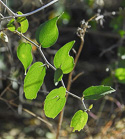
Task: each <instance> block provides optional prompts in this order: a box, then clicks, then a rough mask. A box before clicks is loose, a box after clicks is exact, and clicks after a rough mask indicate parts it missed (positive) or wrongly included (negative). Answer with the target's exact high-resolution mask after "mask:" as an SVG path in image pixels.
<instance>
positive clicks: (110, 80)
mask: <svg viewBox="0 0 125 139" xmlns="http://www.w3.org/2000/svg"><path fill="white" fill-rule="evenodd" d="M101 84H102V85H105V86H112V85H113V78H112V77H111V76H108V77H106V78H105V79H103V81H102V82H101Z"/></svg>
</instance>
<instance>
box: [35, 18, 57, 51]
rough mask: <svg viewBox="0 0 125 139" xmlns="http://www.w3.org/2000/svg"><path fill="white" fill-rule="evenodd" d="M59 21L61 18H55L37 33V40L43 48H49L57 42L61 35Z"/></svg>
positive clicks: (40, 27) (41, 26)
mask: <svg viewBox="0 0 125 139" xmlns="http://www.w3.org/2000/svg"><path fill="white" fill-rule="evenodd" d="M58 19H59V17H55V18H53V19H51V20H48V21H46V22H45V23H43V24H41V25H40V26H39V27H38V29H37V31H36V40H37V42H38V43H39V44H41V46H42V47H43V48H48V47H50V46H52V45H53V44H55V42H56V41H57V39H58V34H59V33H58V28H57V25H56V24H57V20H58Z"/></svg>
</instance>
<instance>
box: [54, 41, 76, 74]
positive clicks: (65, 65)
mask: <svg viewBox="0 0 125 139" xmlns="http://www.w3.org/2000/svg"><path fill="white" fill-rule="evenodd" d="M74 43H75V41H71V42H69V43H67V44H65V45H64V46H63V47H62V48H60V49H59V50H58V51H57V53H56V55H55V57H54V65H55V67H56V68H60V69H61V70H62V71H63V73H64V74H67V73H69V72H71V71H72V70H73V68H74V59H73V57H72V56H70V55H69V51H70V50H71V48H72V47H73V44H74Z"/></svg>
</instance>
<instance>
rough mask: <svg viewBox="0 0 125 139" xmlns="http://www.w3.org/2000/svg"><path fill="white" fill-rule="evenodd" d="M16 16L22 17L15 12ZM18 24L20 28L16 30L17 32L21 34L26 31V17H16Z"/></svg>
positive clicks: (27, 23) (27, 25) (20, 13)
mask: <svg viewBox="0 0 125 139" xmlns="http://www.w3.org/2000/svg"><path fill="white" fill-rule="evenodd" d="M17 14H19V15H22V14H23V13H22V12H20V11H19V12H17ZM16 21H17V22H18V23H20V25H21V26H20V27H18V28H17V30H18V31H19V32H21V33H25V32H26V31H27V30H28V27H29V22H28V20H27V19H26V17H18V18H17V20H16Z"/></svg>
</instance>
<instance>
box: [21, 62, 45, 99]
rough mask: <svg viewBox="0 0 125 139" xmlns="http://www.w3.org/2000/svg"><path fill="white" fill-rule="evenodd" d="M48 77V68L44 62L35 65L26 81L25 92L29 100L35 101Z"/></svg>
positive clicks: (28, 73)
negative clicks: (45, 78)
mask: <svg viewBox="0 0 125 139" xmlns="http://www.w3.org/2000/svg"><path fill="white" fill-rule="evenodd" d="M45 75H46V67H45V66H44V65H43V63H42V62H36V63H34V64H33V65H32V66H31V67H30V69H29V71H28V72H27V75H26V77H25V79H24V92H25V97H26V98H27V99H35V98H36V97H37V93H38V91H39V89H40V87H41V86H42V84H43V81H44V77H45Z"/></svg>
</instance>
